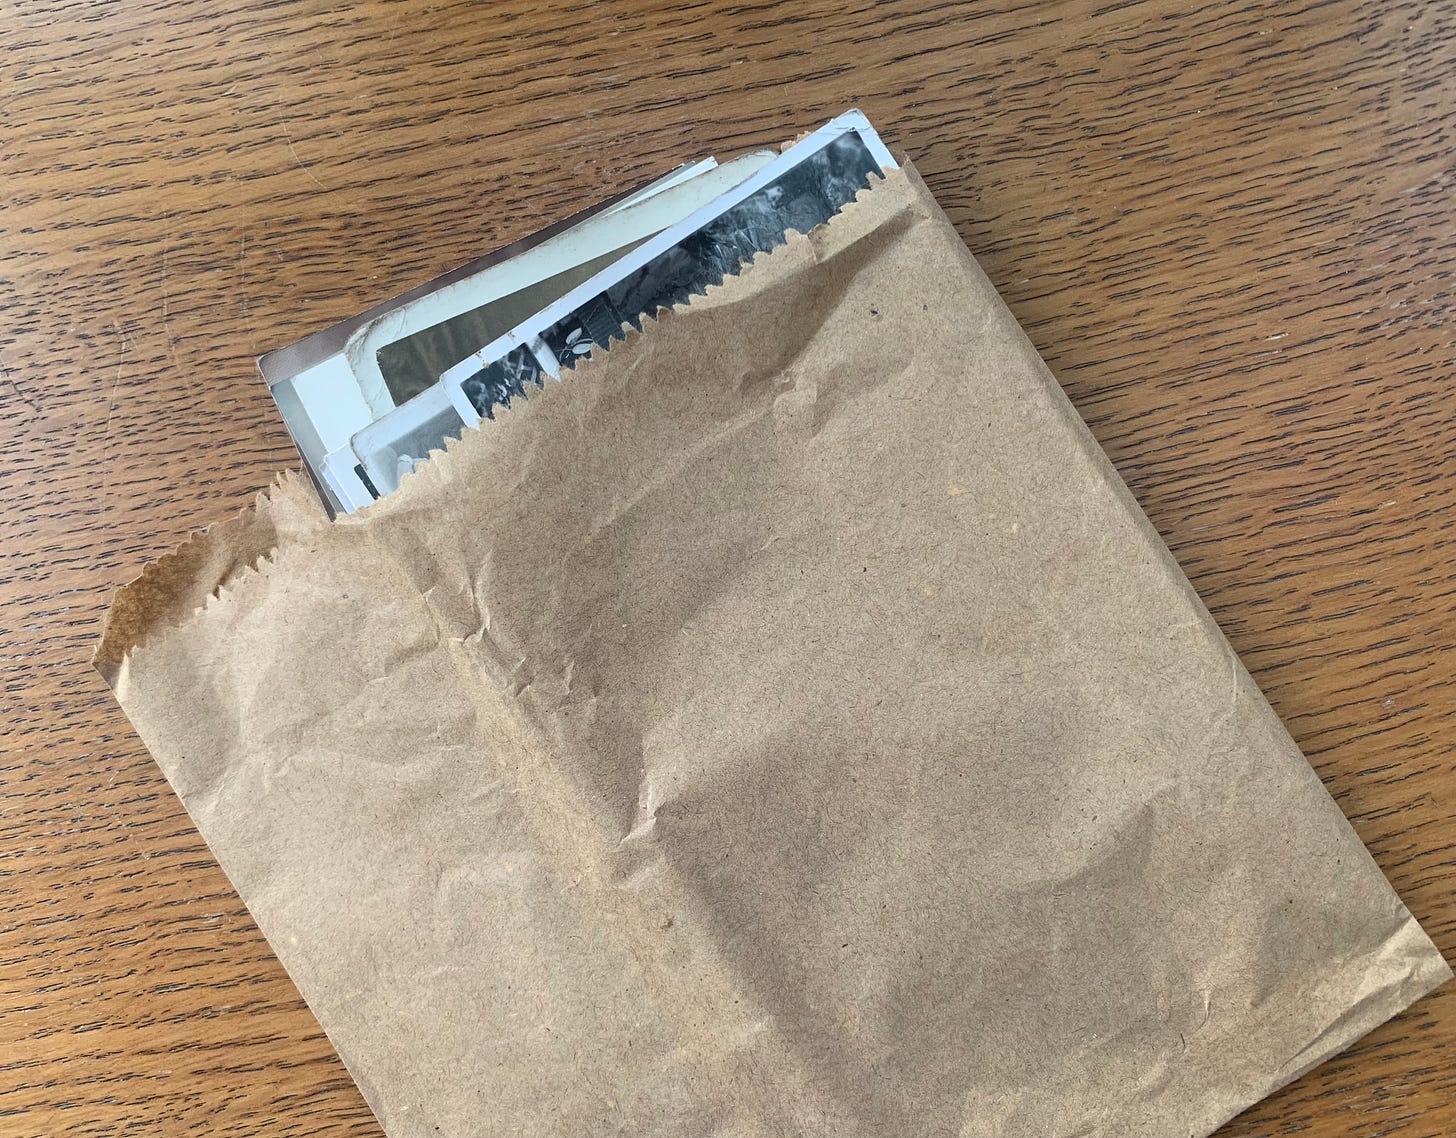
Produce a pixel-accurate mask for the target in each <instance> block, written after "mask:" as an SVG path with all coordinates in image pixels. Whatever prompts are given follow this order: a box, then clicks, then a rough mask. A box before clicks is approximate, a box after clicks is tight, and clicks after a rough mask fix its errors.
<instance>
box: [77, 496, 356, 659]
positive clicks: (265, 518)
mask: <svg viewBox="0 0 1456 1138" xmlns="http://www.w3.org/2000/svg"><path fill="white" fill-rule="evenodd" d="M327 521H328V516H327V515H326V514H325V513H324V511H323V507H322V505H321V504H320V503H319V500H318V495H317V494H316V493H315V491H314V489H313V487H312V486H311V485H310V484H309V482H308V480H307V479H305V478H304V477H302V476H301V475H299V474H298V473H296V472H294V471H284V472H283V473H281V474H279V475H278V476H277V477H276V478H275V479H274V481H273V483H272V484H271V485H270V486H269V487H268V488H267V489H266V490H263V491H261V492H259V493H258V494H257V495H256V496H255V497H254V499H253V501H252V502H251V503H250V504H249V505H247V506H245V507H243V508H242V509H241V510H239V511H238V512H237V513H236V514H234V515H233V516H232V517H230V518H227V519H225V520H224V521H221V522H218V523H216V524H214V525H211V526H209V527H207V528H206V529H202V530H198V531H196V532H194V533H193V534H192V535H191V536H190V537H189V538H188V539H187V540H186V541H184V542H183V543H182V544H181V545H179V546H178V547H177V548H176V549H174V550H172V551H171V552H170V553H166V554H164V555H163V556H161V557H160V558H158V559H157V560H156V561H153V562H150V563H149V564H147V565H146V566H145V567H144V568H143V569H142V572H141V574H140V575H138V576H137V577H135V578H134V579H133V580H131V581H129V582H128V583H127V584H125V585H122V586H121V587H120V588H118V589H117V590H116V591H115V592H114V593H113V594H112V600H111V605H110V607H109V609H108V611H107V614H106V622H105V625H104V626H103V629H102V633H101V639H100V641H99V642H98V643H97V645H96V650H95V652H94V654H93V655H92V664H93V665H94V666H95V667H96V670H97V671H99V672H100V673H101V674H102V676H104V677H105V679H106V681H107V683H108V684H111V685H113V686H114V685H115V683H116V677H117V670H118V668H119V667H120V665H121V663H122V661H123V660H124V659H125V658H126V656H127V654H128V653H129V652H131V650H132V649H133V648H135V647H136V646H137V645H139V644H140V643H142V641H144V640H145V639H146V638H147V636H148V635H149V634H150V633H152V632H153V631H155V630H157V629H160V628H165V627H175V626H177V625H180V624H182V623H184V622H185V621H186V620H187V619H188V618H189V617H191V616H192V614H193V613H195V612H196V611H197V610H198V609H200V608H202V607H203V605H204V604H206V603H207V600H208V598H209V597H211V596H213V595H214V594H216V593H217V592H218V591H219V590H221V589H225V588H226V587H227V586H228V585H229V584H230V583H231V582H232V581H234V580H235V579H236V578H237V576H238V575H239V573H241V572H244V571H246V570H247V569H249V568H251V567H252V566H254V565H256V564H257V563H258V562H259V561H260V560H262V559H263V558H265V557H268V556H270V555H271V554H272V552H273V550H274V549H276V548H277V546H278V544H279V542H280V541H281V540H283V539H284V538H285V537H293V536H297V535H299V534H301V533H303V532H304V531H306V530H308V529H309V528H311V527H313V526H317V525H322V524H326V523H327Z"/></svg>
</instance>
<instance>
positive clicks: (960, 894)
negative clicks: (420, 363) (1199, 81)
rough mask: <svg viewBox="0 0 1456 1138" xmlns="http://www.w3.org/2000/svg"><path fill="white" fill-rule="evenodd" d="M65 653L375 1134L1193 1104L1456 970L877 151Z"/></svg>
mask: <svg viewBox="0 0 1456 1138" xmlns="http://www.w3.org/2000/svg"><path fill="white" fill-rule="evenodd" d="M97 664H98V667H100V668H101V670H102V671H103V673H104V674H105V675H106V676H107V678H108V679H109V681H110V682H111V683H112V685H113V687H114V689H115V691H116V695H117V697H118V699H119V700H120V701H121V703H122V705H123V706H124V707H125V709H126V711H127V713H128V715H129V716H130V717H131V719H132V721H133V723H134V724H135V725H136V728H137V730H138V732H139V733H140V734H141V736H142V738H143V739H144V740H145V741H146V743H147V745H148V746H149V747H150V749H151V751H152V753H153V754H154V755H155V756H156V758H157V761H158V762H159V763H160V764H161V766H162V768H163V769H164V770H165V772H166V774H167V777H168V778H169V779H170V780H171V783H172V785H173V786H174V787H175V788H176V791H177V793H178V794H179V795H180V796H181V798H182V800H183V802H184V803H185V804H186V806H187V809H188V811H189V812H190V813H191V815H192V817H193V818H194V820H195V821H196V823H197V826H198V828H199V830H200V831H201V832H202V834H203V836H204V837H205V838H206V839H207V841H208V843H209V844H210V846H211V847H212V849H213V851H214V852H215V853H216V855H217V857H218V860H219V862H220V863H221V864H222V867H223V869H224V870H225V871H226V872H227V873H228V875H229V876H230V878H231V879H232V881H233V882H234V884H235V885H236V887H237V889H238V891H239V893H240V894H241V896H242V898H243V899H244V901H245V902H246V903H247V905H248V907H249V908H250V910H251V911H252V913H253V914H254V916H255V917H256V918H257V921H258V923H259V925H260V926H261V928H262V929H263V931H264V933H265V934H266V935H267V937H268V939H269V941H270V942H271V944H272V945H273V947H274V948H275V949H276V951H277V952H278V955H279V956H280V957H281V959H282V961H283V963H284V964H285V965H286V967H287V968H288V971H289V973H290V974H291V975H292V977H293V979H294V980H295V981H296V983H297V985H298V988H299V990H300V991H301V992H302V993H303V995H304V997H305V998H306V999H307V1001H308V1003H309V1005H310V1006H311V1007H312V1009H313V1010H314V1012H315V1013H316V1014H317V1016H318V1018H319V1021H320V1023H321V1024H322V1025H323V1027H324V1029H325V1030H326V1031H327V1032H328V1034H329V1037H330V1038H331V1039H332V1041H333V1043H334V1044H335V1046H336V1047H337V1048H338V1050H339V1053H340V1054H341V1056H342V1057H343V1059H344V1061H345V1062H346V1063H347V1064H348V1067H349V1070H350V1071H351V1072H352V1074H353V1075H354V1077H355V1078H356V1079H357V1081H358V1082H359V1085H360V1087H361V1088H362V1089H363V1091H364V1094H365V1096H366V1097H367V1099H368V1101H369V1103H370V1105H371V1106H372V1107H373V1109H374V1111H375V1112H376V1114H377V1115H378V1117H379V1119H380V1121H381V1123H382V1124H383V1125H384V1127H385V1129H386V1131H387V1132H388V1133H389V1134H390V1135H392V1136H394V1138H407V1136H408V1138H414V1136H430V1138H435V1136H438V1135H461V1136H465V1135H471V1136H477V1135H517V1134H520V1135H543V1134H573V1135H617V1134H622V1135H660V1136H663V1138H668V1136H671V1138H681V1136H684V1135H704V1136H706V1135H713V1136H720V1138H729V1136H732V1138H749V1136H753V1138H758V1136H763V1138H767V1136H769V1135H835V1136H836V1138H850V1136H866V1138H868V1136H876V1138H881V1136H884V1138H904V1136H910V1135H915V1136H935V1138H940V1136H957V1138H991V1136H996V1138H1023V1136H1024V1138H1094V1136H1097V1138H1103V1136H1111V1135H1138V1136H1140V1138H1158V1136H1166V1138H1175V1136H1177V1138H1187V1136H1188V1135H1203V1134H1207V1133H1209V1132H1210V1131H1212V1130H1213V1129H1215V1128H1216V1127H1217V1126H1218V1125H1219V1124H1220V1123H1222V1122H1223V1121H1224V1120H1226V1119H1228V1118H1229V1117H1231V1116H1232V1115H1233V1114H1235V1113H1237V1112H1238V1111H1239V1110H1241V1109H1243V1108H1244V1107H1246V1106H1248V1105H1249V1104H1251V1103H1253V1102H1254V1101H1256V1100H1257V1099H1259V1098H1261V1097H1262V1096H1264V1095H1265V1094H1267V1093H1268V1092H1269V1091H1271V1090H1273V1089H1274V1088H1276V1087H1278V1086H1280V1085H1281V1084H1283V1083H1285V1082H1287V1081H1289V1080H1291V1079H1293V1078H1294V1077H1296V1076H1297V1075H1299V1074H1300V1073H1301V1072H1303V1071H1304V1070H1306V1069H1307V1068H1309V1067H1311V1066H1313V1065H1314V1064H1316V1063H1318V1062H1319V1061H1320V1060H1321V1059H1324V1058H1325V1057H1327V1056H1329V1055H1331V1054H1332V1053H1334V1052H1336V1051H1338V1050H1340V1049H1341V1048H1343V1047H1345V1046H1346V1045H1348V1044H1349V1043H1350V1042H1352V1041H1353V1040H1354V1039H1356V1038H1357V1037H1359V1036H1360V1035H1362V1034H1364V1033H1365V1032H1367V1031H1369V1030H1370V1029H1371V1028H1372V1027H1374V1026H1375V1025H1376V1024H1378V1023H1380V1022H1381V1021H1383V1020H1385V1019H1386V1018H1388V1017H1389V1016H1391V1015H1392V1014H1394V1013H1395V1012H1396V1011H1398V1010H1400V1009H1401V1008H1403V1007H1405V1006H1406V1005H1407V1004H1409V1003H1410V1002H1412V1001H1413V1000H1415V999H1416V998H1417V997H1419V996H1420V995H1421V994H1423V993H1425V992H1426V991H1428V990H1430V989H1431V988H1433V987H1435V986H1436V985H1438V984H1440V983H1441V982H1442V981H1444V980H1445V979H1447V978H1448V977H1449V975H1450V971H1449V969H1448V968H1447V967H1446V965H1445V963H1444V962H1443V961H1442V959H1441V957H1440V955H1439V954H1438V953H1437V951H1436V950H1435V948H1434V947H1433V946H1432V944H1431V943H1430V941H1429V940H1428V939H1427V938H1426V936H1425V935H1424V934H1423V933H1422V932H1421V930H1420V928H1419V927H1418V926H1417V925H1416V923H1415V921H1414V920H1413V919H1412V917H1411V915H1410V914H1409V912H1407V910H1406V909H1405V907H1404V906H1403V905H1402V904H1401V902H1400V900H1399V898H1398V897H1397V896H1396V895H1395V893H1394V892H1393V891H1392V890H1391V888H1390V886H1389V885H1388V884H1387V883H1386V881H1385V880H1384V878H1383V877H1382V876H1381V874H1380V872H1379V870H1378V868H1377V867H1376V866H1375V864H1374V863H1373V862H1372V861H1371V859H1370V857H1369V856H1368V854H1367V853H1366V851H1365V850H1364V848H1363V847H1362V846H1361V844H1360V842H1359V840H1358V839H1357V838H1356V836H1355V834H1354V832H1353V831H1352V830H1351V828H1350V827H1349V825H1348V824H1347V822H1346V820H1345V819H1344V818H1343V817H1342V815H1341V814H1340V812H1339V810H1338V808H1337V807H1336V806H1335V804H1334V803H1333V802H1332V801H1331V799H1330V798H1329V796H1328V794H1327V793H1326V792H1325V790H1324V788H1323V787H1322V786H1321V784H1320V782H1319V780H1318V778H1317V777H1316V776H1315V774H1314V773H1313V771H1312V770H1311V769H1310V767H1309V766H1308V764H1307V763H1306V762H1305V760H1304V758H1303V757H1302V756H1301V755H1300V753H1299V751H1298V750H1297V749H1296V747H1295V746H1294V744H1293V743H1292V741H1291V740H1290V738H1289V736H1288V734H1287V733H1286V732H1285V730H1284V729H1283V727H1282V726H1281V725H1280V723H1279V721H1278V719H1277V718H1276V717H1275V715H1274V713H1273V712H1272V711H1271V709H1270V708H1269V706H1268V704H1267V703H1266V701H1265V700H1264V699H1263V697H1262V696H1261V695H1260V693H1259V691H1258V689H1257V688H1256V686H1255V685H1254V683H1253V682H1252V681H1251V679H1250V677H1249V675H1248V674H1247V672H1246V671H1245V670H1244V668H1243V667H1242V665H1241V664H1240V663H1239V661H1238V659H1237V658H1236V657H1235V655H1234V653H1233V652H1232V650H1231V649H1230V647H1229V645H1228V643H1227V642H1226V641H1225V640H1224V638H1223V636H1222V635H1221V634H1220V632H1219V630H1218V628H1217V627H1216V626H1215V624H1214V623H1213V621H1212V619H1211V618H1210V617H1209V615H1208V613H1207V612H1206V611H1205V609H1204V607H1203V606H1202V604H1201V603H1200V602H1199V600H1198V598H1197V596H1196V595H1195V594H1194V592H1193V591H1192V589H1191V588H1190V586H1189V585H1188V583H1187V581H1186V580H1185V579H1184V577H1183V575H1182V573H1181V572H1180V571H1179V569H1178V566H1177V565H1176V563H1175V562H1174V561H1173V559H1172V557H1171V556H1170V554H1169V553H1168V551H1167V549H1166V548H1165V547H1164V546H1163V544H1162V543H1161V541H1160V540H1159V539H1158V537H1157V535H1156V533H1155V532H1154V531H1153V529H1152V528H1151V526H1150V525H1149V523H1148V522H1147V520H1146V519H1145V518H1144V517H1143V515H1142V514H1141V512H1140V511H1139V510H1138V508H1137V506H1136V504H1135V503H1134V501H1133V499H1132V498H1131V496H1130V494H1129V493H1128V491H1127V489H1126V488H1125V487H1124V486H1123V484H1122V482H1121V481H1120V480H1119V479H1118V477H1117V475H1116V473H1115V472H1114V471H1113V469H1112V468H1111V466H1110V465H1109V463H1108V462H1107V460H1106V458H1105V457H1104V455H1103V454H1102V452H1101V451H1100V450H1099V449H1098V447H1097V445H1096V443H1095V442H1094V441H1093V439H1092V437H1091V435H1090V434H1089V433H1088V431H1087V430H1086V428H1085V427H1084V425H1083V424H1082V423H1081V421H1080V420H1079V419H1078V417H1077V415H1076V413H1075V412H1074V411H1073V410H1072V408H1071V406H1070V405H1069V404H1068V402H1067V400H1066V399H1065V397H1064V396H1063V394H1062V392H1061V390H1060V389H1059V387H1058V386H1057V384H1056V382H1055V381H1054V379H1053V378H1052V376H1051V375H1050V373H1049V372H1048V371H1047V369H1046V367H1045V366H1044V365H1043V364H1042V362H1041V361H1040V360H1039V359H1038V357H1037V355H1036V353H1035V352H1034V350H1033V349H1032V347H1031V345H1030V344H1029V343H1028V341H1027V340H1026V338H1025V337H1024V336H1023V334H1022V333H1021V331H1020V330H1019V329H1018V327H1017V326H1016V324H1015V322H1014V320H1013V319H1012V317H1011V315H1010V314H1009V312H1008V311H1007V309H1006V308H1005V306H1004V305H1003V304H1002V303H1001V301H1000V300H999V298H998V297H997V295H996V293H995V291H994V289H993V288H992V286H991V285H990V283H989V282H988V281H987V280H986V278H985V277H984V275H983V274H982V273H981V271H980V270H979V268H978V267H977V265H976V263H975V261H974V260H973V259H972V257H971V256H970V254H969V253H968V252H967V251H966V249H965V248H964V246H963V245H962V244H961V242H960V240H959V238H958V237H957V235H956V234H955V232H954V230H953V229H952V228H951V226H950V225H949V224H948V222H947V221H946V220H945V218H944V216H943V215H942V214H941V212H940V211H939V209H938V208H937V207H936V206H935V203H934V202H933V200H932V199H931V197H930V195H929V193H928V192H927V191H926V190H925V188H924V186H923V185H922V184H921V182H920V181H919V179H918V178H917V177H916V176H915V175H914V173H913V171H909V170H906V171H899V172H894V173H892V174H890V175H889V176H888V177H887V178H886V179H885V180H884V181H882V182H877V183H876V184H875V185H874V186H873V187H872V188H871V189H870V190H868V191H866V192H864V193H863V194H862V195H861V197H860V199H859V200H858V201H857V202H856V203H854V204H853V205H851V206H850V207H848V208H847V209H846V210H845V211H844V212H843V213H842V214H840V215H839V216H838V217H836V218H835V219H834V220H833V221H831V222H830V223H829V224H828V225H826V226H823V227H821V228H820V229H818V230H816V231H815V232H814V233H813V234H812V235H810V236H809V237H798V236H796V237H794V238H792V239H791V240H790V242H789V243H788V244H787V245H786V246H784V247H782V248H780V249H777V250H775V251H774V252H773V253H771V254H768V255H766V256H763V257H760V258H758V259H757V260H756V261H755V262H754V263H753V264H752V265H750V266H748V267H747V268H746V269H745V270H744V271H743V273H742V274H741V275H740V276H738V277H736V278H734V279H731V280H729V281H728V282H726V283H725V284H724V286H723V287H721V288H715V289H712V290H710V291H709V293H708V294H707V295H705V296H702V297H699V298H697V299H695V300H694V301H693V302H692V303H691V304H689V305H688V306H686V307H684V308H682V309H679V310H676V311H672V312H668V313H664V314H663V315H662V316H661V317H660V318H659V319H658V320H657V321H656V322H653V323H650V324H649V326H648V328H647V330H646V331H645V332H644V333H642V334H640V335H633V336H631V337H630V338H629V339H628V341H627V342H625V343H624V344H621V345H618V346H617V347H615V348H613V350H612V351H610V352H608V353H604V354H601V355H599V356H598V357H597V358H594V359H593V360H592V361H591V362H589V363H587V364H584V365H582V366H580V367H578V369H577V370H576V372H575V373H573V374H572V375H571V376H570V377H569V378H568V379H567V380H566V381H565V382H563V383H560V384H556V383H551V384H548V386H547V388H546V389H545V390H544V391H541V392H539V393H534V394H532V396H531V398H530V399H529V400H527V401H526V402H524V403H518V404H516V405H515V406H513V407H512V408H511V409H510V410H509V411H508V412H504V413H502V414H501V415H500V417H499V419H498V420H497V421H496V422H494V423H490V424H487V425H486V427H485V429H484V430H482V431H480V432H468V433H467V435H466V437H465V438H464V439H463V440H461V441H459V442H458V443H454V444H452V445H451V447H450V449H449V451H448V453H446V454H443V455H440V456H437V458H436V460H435V461H434V462H433V463H431V464H429V465H428V466H426V467H424V468H422V469H421V470H420V471H418V472H417V473H416V474H414V475H412V476H410V477H409V478H407V479H406V480H405V483H404V485H403V486H402V487H401V489H400V490H399V491H398V492H397V493H396V494H394V495H392V496H391V497H389V498H387V499H385V500H383V501H382V502H381V503H379V504H378V505H376V506H374V507H372V508H370V509H369V510H366V511H364V512H363V513H362V514H357V515H353V516H349V517H343V518H340V519H339V520H338V521H337V522H333V523H330V522H328V520H327V519H326V518H325V517H324V515H323V513H322V511H321V510H320V509H319V507H318V505H317V503H316V501H315V500H314V499H313V497H312V491H311V490H310V489H309V488H308V487H307V485H306V484H305V483H303V482H302V481H301V480H299V479H298V478H294V477H285V478H284V479H283V480H281V482H280V483H279V484H278V485H277V486H276V487H275V488H274V489H273V490H272V491H271V492H270V494H269V495H267V496H265V497H264V498H262V499H261V500H260V502H259V504H258V506H257V508H256V510H254V511H253V512H251V513H249V514H246V515H244V516H243V517H241V518H239V519H237V520H236V521H234V522H231V523H228V524H226V525H224V526H221V527H218V528H216V529H215V530H214V531H212V532H211V533H209V534H205V535H201V536H199V537H197V538H195V539H194V540H193V541H192V542H191V543H189V545H188V546H186V547H184V548H183V550H181V551H179V553H178V554H176V555H174V556H173V557H171V558H169V559H166V560H164V561H162V562H160V563H158V564H157V565H155V566H152V567H151V568H150V569H149V571H148V572H147V573H146V574H145V575H144V576H143V577H142V578H140V579H139V581H138V582H137V583H135V584H133V585H132V586H129V587H128V588H127V589H126V590H123V591H122V592H120V593H119V594H118V597H117V600H116V603H115V607H114V609H113V614H112V618H111V622H110V624H109V627H108V631H107V634H106V637H105V639H104V641H103V643H102V645H101V647H100V649H99V650H98V654H97Z"/></svg>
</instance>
